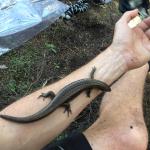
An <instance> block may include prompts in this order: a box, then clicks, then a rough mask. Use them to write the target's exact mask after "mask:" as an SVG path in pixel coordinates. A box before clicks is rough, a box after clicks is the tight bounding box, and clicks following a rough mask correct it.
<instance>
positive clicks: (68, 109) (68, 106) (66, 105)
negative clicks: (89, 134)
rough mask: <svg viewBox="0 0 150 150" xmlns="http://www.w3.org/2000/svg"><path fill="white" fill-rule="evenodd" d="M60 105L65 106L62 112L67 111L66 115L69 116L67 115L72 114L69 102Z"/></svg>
mask: <svg viewBox="0 0 150 150" xmlns="http://www.w3.org/2000/svg"><path fill="white" fill-rule="evenodd" d="M62 107H64V108H65V110H64V113H65V112H67V113H68V117H69V115H70V114H72V110H71V106H70V104H69V103H64V104H63V105H62Z"/></svg>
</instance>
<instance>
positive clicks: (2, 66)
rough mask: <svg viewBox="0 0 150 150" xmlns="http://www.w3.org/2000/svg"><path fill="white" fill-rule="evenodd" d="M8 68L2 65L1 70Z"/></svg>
mask: <svg viewBox="0 0 150 150" xmlns="http://www.w3.org/2000/svg"><path fill="white" fill-rule="evenodd" d="M7 68H8V67H7V66H6V65H0V69H7Z"/></svg>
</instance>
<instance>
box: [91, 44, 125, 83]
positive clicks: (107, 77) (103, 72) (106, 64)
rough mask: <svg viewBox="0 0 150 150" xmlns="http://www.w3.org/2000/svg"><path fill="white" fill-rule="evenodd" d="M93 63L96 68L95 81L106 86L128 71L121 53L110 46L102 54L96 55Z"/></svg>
mask: <svg viewBox="0 0 150 150" xmlns="http://www.w3.org/2000/svg"><path fill="white" fill-rule="evenodd" d="M93 63H94V64H95V67H96V68H97V72H96V74H95V77H96V79H99V80H101V81H103V82H105V83H107V84H111V83H113V82H114V81H116V80H117V79H118V78H119V77H120V76H121V75H123V74H124V73H125V72H127V70H128V68H127V64H126V60H125V59H124V56H123V54H122V51H121V50H120V49H114V47H112V46H109V47H108V48H107V49H106V50H105V51H104V52H103V53H101V54H100V55H98V56H97V57H96V58H95V59H94V62H92V64H93Z"/></svg>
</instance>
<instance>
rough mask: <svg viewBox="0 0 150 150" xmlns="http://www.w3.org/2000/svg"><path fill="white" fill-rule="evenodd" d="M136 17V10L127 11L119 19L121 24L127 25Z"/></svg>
mask: <svg viewBox="0 0 150 150" xmlns="http://www.w3.org/2000/svg"><path fill="white" fill-rule="evenodd" d="M137 15H138V9H135V10H131V11H127V12H126V13H124V15H123V16H122V17H121V19H120V21H121V22H126V23H129V21H130V20H132V19H133V18H134V17H136V16H137Z"/></svg>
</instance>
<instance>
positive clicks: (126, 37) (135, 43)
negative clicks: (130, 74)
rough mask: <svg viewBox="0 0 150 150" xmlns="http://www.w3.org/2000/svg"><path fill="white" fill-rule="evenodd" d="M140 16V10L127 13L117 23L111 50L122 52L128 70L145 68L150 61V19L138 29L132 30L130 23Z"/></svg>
mask: <svg viewBox="0 0 150 150" xmlns="http://www.w3.org/2000/svg"><path fill="white" fill-rule="evenodd" d="M137 15H138V10H133V11H128V12H126V13H125V14H124V15H123V16H122V17H121V19H120V20H119V21H118V22H117V23H116V26H115V33H114V38H113V42H112V44H111V48H112V49H113V50H114V51H115V50H120V51H121V53H122V54H123V57H124V58H125V60H126V63H127V67H128V69H129V70H130V69H134V68H138V67H141V66H143V65H144V64H146V63H147V62H148V61H149V60H150V17H149V18H147V19H145V20H143V21H142V22H141V23H140V24H139V25H138V26H137V27H135V28H132V29H131V28H130V27H129V26H128V23H129V22H130V21H131V20H132V19H133V18H134V17H136V16H137Z"/></svg>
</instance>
